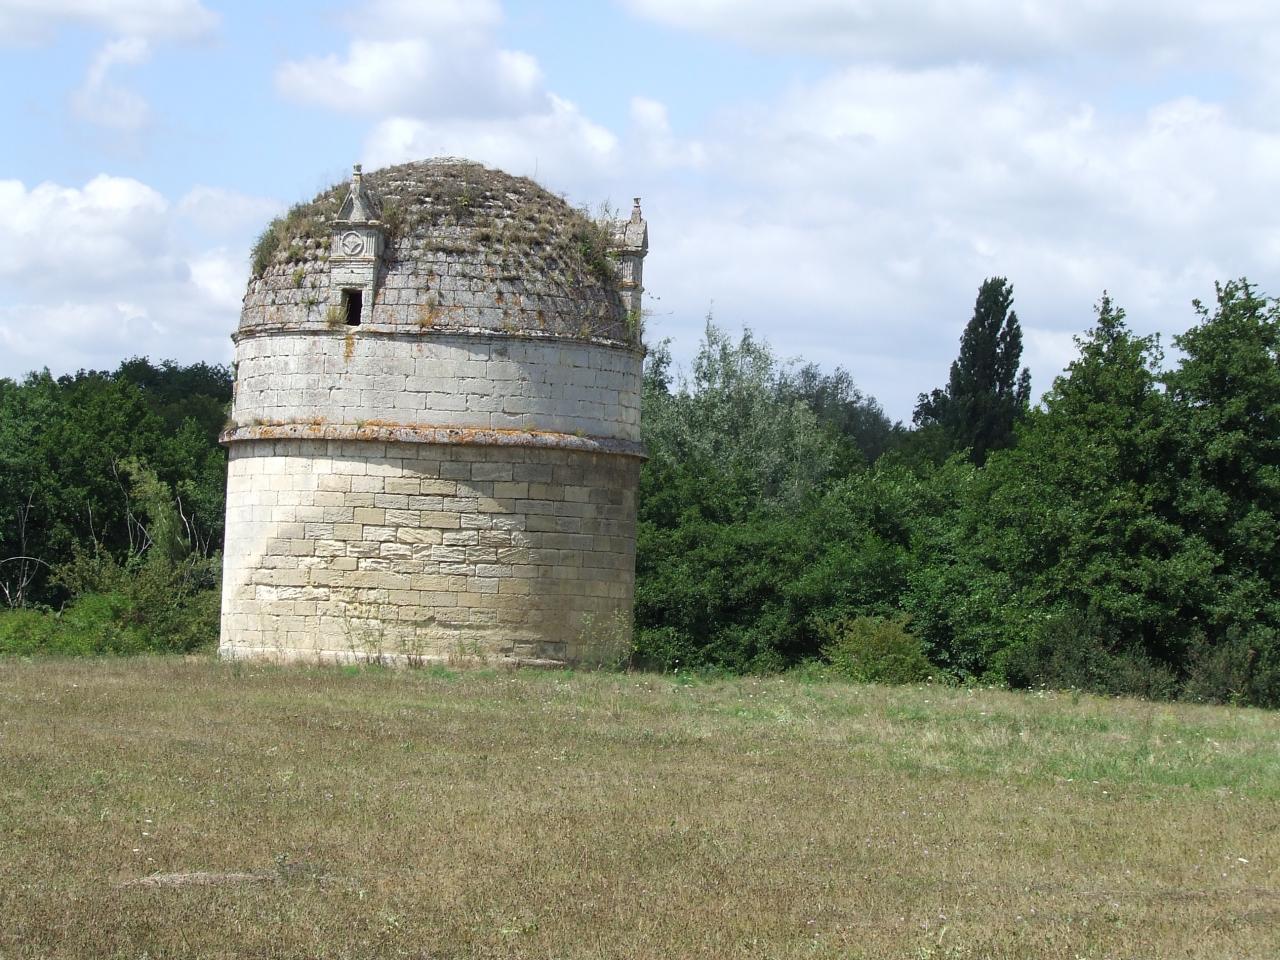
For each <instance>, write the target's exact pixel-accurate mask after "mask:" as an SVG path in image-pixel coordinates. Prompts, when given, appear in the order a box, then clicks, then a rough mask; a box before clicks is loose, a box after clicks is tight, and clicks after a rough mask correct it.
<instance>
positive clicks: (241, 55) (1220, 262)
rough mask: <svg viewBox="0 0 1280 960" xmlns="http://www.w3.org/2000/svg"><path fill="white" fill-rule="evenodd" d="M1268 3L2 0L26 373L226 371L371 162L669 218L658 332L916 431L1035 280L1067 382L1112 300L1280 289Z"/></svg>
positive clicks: (0, 36) (6, 120) (18, 356)
mask: <svg viewBox="0 0 1280 960" xmlns="http://www.w3.org/2000/svg"><path fill="white" fill-rule="evenodd" d="M1272 7H1273V5H1270V4H1265V3H1260V2H1252V0H1230V2H1220V3H1217V4H1212V5H1210V4H1204V3H1200V2H1195V3H1192V2H1185V0H1164V2H1154V0H1131V2H1127V3H1114V2H1102V0H1078V2H1075V3H1072V4H1062V3H1060V2H1044V0H1021V2H1016V3H1015V2H998V0H952V2H950V3H947V4H942V3H938V2H936V0H916V2H911V0H789V2H788V3H786V4H782V3H778V2H776V0H615V2H605V0H598V2H560V3H532V2H515V0H507V2H500V0H367V2H363V3H360V2H357V3H348V4H341V5H339V4H332V5H331V4H326V3H314V2H312V3H302V2H293V3H271V4H265V3H254V4H250V3H230V2H228V3H221V2H217V0H0V45H3V46H4V49H3V51H2V52H3V57H0V77H3V79H4V81H5V89H6V91H7V93H8V95H7V96H6V98H4V99H3V100H2V101H0V123H3V129H4V130H5V138H4V147H3V149H2V150H0V204H3V205H4V208H5V214H4V216H3V217H0V241H3V242H4V245H5V249H6V250H8V251H10V255H9V256H8V257H6V258H5V259H4V261H3V262H2V263H0V281H2V282H3V284H4V290H5V293H6V295H5V297H4V299H3V301H2V302H0V376H19V375H21V374H22V373H24V372H26V371H27V370H31V369H36V368H40V367H48V368H49V369H50V370H52V371H53V372H54V373H62V372H67V371H70V370H74V369H77V368H79V367H87V366H91V367H99V368H101V367H114V366H115V365H116V364H117V363H118V362H119V361H120V360H121V359H123V358H124V357H127V356H130V355H134V354H147V355H150V356H152V357H155V358H161V357H174V358H177V359H180V360H184V361H193V360H197V359H205V360H210V361H219V362H223V361H227V360H229V359H230V340H229V334H230V332H231V331H232V330H233V329H234V327H235V323H236V319H237V314H238V310H239V299H240V296H241V294H242V293H243V289H244V284H245V281H246V280H247V273H248V266H247V264H248V249H249V246H250V245H251V243H252V241H253V239H254V237H255V236H256V235H257V233H258V232H259V231H260V230H261V228H262V226H263V225H264V224H265V222H266V221H267V220H269V219H270V218H271V217H272V216H273V215H274V214H276V213H277V212H279V211H280V210H282V209H284V208H285V207H287V206H288V205H289V204H290V203H293V202H295V201H297V200H300V199H303V198H306V197H308V196H310V195H312V194H313V193H315V192H316V191H317V190H319V189H321V188H322V187H324V186H327V185H328V184H330V183H332V182H334V181H335V180H337V179H340V178H342V177H343V176H344V175H345V172H346V171H348V170H349V169H350V164H351V163H352V162H354V161H362V162H364V163H366V164H367V165H369V166H380V165H383V164H387V163H393V162H400V161H404V160H410V159H420V158H423V157H427V156H434V155H442V154H451V155H463V156H469V157H472V158H473V159H476V160H480V161H483V162H486V163H489V164H491V165H495V166H500V167H502V168H504V169H507V170H509V171H510V172H512V173H517V174H526V175H534V176H536V177H537V178H538V179H539V180H540V181H541V182H543V183H544V184H545V185H547V186H548V187H550V188H551V189H553V190H556V191H558V192H563V193H564V194H565V195H566V196H567V197H568V199H569V200H570V201H571V202H573V203H575V204H579V205H586V206H590V207H595V206H596V205H597V204H599V203H600V202H601V201H609V202H611V203H612V204H613V205H614V206H617V207H623V206H626V205H627V204H628V203H629V200H630V198H631V197H632V196H634V195H637V194H639V195H641V196H643V197H644V200H645V212H646V215H647V216H648V218H649V221H650V232H651V253H650V257H649V261H648V264H647V268H646V282H647V287H648V290H649V293H650V294H651V298H650V302H649V306H650V308H651V311H652V314H651V316H650V318H649V321H648V329H649V331H650V334H651V336H652V337H654V338H664V337H669V338H671V339H672V341H673V346H674V349H675V353H676V356H677V358H681V359H686V360H687V358H688V357H689V356H691V354H692V353H693V351H694V350H695V349H696V346H697V342H698V338H699V334H700V331H701V328H702V324H703V322H704V317H705V316H706V315H707V313H708V311H711V312H712V313H713V314H714V316H715V318H716V321H717V322H718V323H721V324H723V325H725V326H728V327H730V328H737V327H740V326H743V325H746V326H750V327H752V328H753V329H754V330H756V331H757V332H758V333H760V334H762V335H763V336H764V337H765V338H766V339H768V340H769V341H770V342H771V343H772V345H773V347H774V348H775V350H776V352H777V353H778V354H779V355H781V356H783V357H803V358H804V359H806V360H810V359H811V360H816V361H819V362H821V363H822V364H824V365H826V366H828V367H831V366H834V365H836V364H840V365H843V366H844V367H846V368H847V369H849V370H850V371H851V372H852V373H853V375H854V377H855V379H856V380H857V381H858V382H859V384H861V385H862V386H863V388H864V389H866V390H867V391H868V392H870V393H871V394H873V395H874V396H876V397H878V398H879V399H880V400H881V402H882V403H883V404H884V406H885V408H886V409H887V411H888V412H889V413H890V414H891V415H893V416H894V417H899V418H904V419H907V418H909V417H910V413H911V407H912V403H913V401H914V398H915V395H916V394H917V393H919V392H921V391H927V390H929V389H931V388H932V387H934V386H937V385H939V384H940V383H942V382H943V381H944V380H945V378H946V375H947V367H948V365H949V364H950V362H951V360H952V359H953V358H954V356H955V353H956V348H957V344H958V338H959V335H960V332H961V330H962V329H963V326H964V323H965V321H966V320H967V319H968V316H969V313H970V311H971V309H972V303H973V297H974V294H975V292H976V290H977V287H978V285H979V284H980V283H981V281H982V280H983V279H984V278H985V277H987V276H992V275H1002V276H1007V277H1008V278H1009V279H1010V280H1011V282H1012V283H1013V285H1014V290H1015V296H1016V307H1017V309H1018V312H1019V316H1020V317H1021V320H1022V324H1023V328H1024V333H1025V341H1026V352H1025V360H1026V362H1027V363H1029V365H1030V366H1031V368H1032V375H1033V387H1034V389H1035V391H1036V393H1037V394H1038V393H1039V392H1041V391H1043V390H1044V389H1047V388H1048V386H1049V385H1050V382H1051V380H1052V377H1053V376H1054V375H1055V374H1057V373H1058V372H1059V371H1060V370H1061V369H1062V367H1063V365H1064V364H1065V363H1067V362H1068V361H1069V360H1070V359H1071V357H1072V355H1073V344H1072V336H1073V335H1074V334H1077V333H1079V332H1081V331H1083V330H1084V329H1086V328H1087V327H1088V326H1089V325H1090V322H1091V319H1092V305H1093V303H1094V302H1095V301H1096V300H1097V298H1098V297H1099V295H1100V294H1101V293H1102V291H1103V290H1104V289H1106V290H1109V291H1110V293H1111V294H1112V296H1113V297H1114V298H1115V299H1116V301H1117V302H1118V303H1120V304H1121V305H1122V306H1124V307H1125V308H1126V309H1127V310H1128V313H1129V317H1130V320H1131V322H1132V324H1133V325H1134V327H1135V328H1137V329H1138V330H1140V331H1142V332H1150V331H1161V332H1163V333H1165V334H1166V335H1168V334H1173V333H1176V332H1178V331H1180V330H1182V329H1184V328H1185V327H1186V326H1188V325H1189V324H1190V323H1191V322H1192V321H1193V319H1194V314H1193V312H1192V310H1191V307H1190V301H1191V299H1192V298H1194V297H1200V298H1209V297H1211V296H1212V294H1213V282H1214V281H1215V280H1222V279H1227V278H1230V277H1234V276H1239V275H1247V276H1249V277H1250V278H1251V279H1253V280H1255V281H1256V282H1258V283H1259V284H1260V285H1261V286H1262V288H1263V289H1264V290H1267V291H1271V292H1275V291H1276V288H1277V283H1276V276H1277V271H1278V269H1280V113H1278V112H1277V111H1276V110H1275V108H1274V105H1275V103H1276V102H1278V99H1277V95H1278V94H1280V82H1277V75H1276V72H1275V71H1274V69H1272V67H1271V65H1272V64H1274V63H1275V62H1277V54H1280V11H1276V12H1273V9H1272Z"/></svg>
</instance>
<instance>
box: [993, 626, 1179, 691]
mask: <svg viewBox="0 0 1280 960" xmlns="http://www.w3.org/2000/svg"><path fill="white" fill-rule="evenodd" d="M997 671H998V672H1003V674H1004V680H1005V682H1007V683H1008V684H1009V686H1011V687H1013V688H1014V689H1027V688H1030V687H1047V688H1049V689H1055V690H1086V691H1089V692H1092V693H1101V694H1107V695H1110V696H1132V697H1148V698H1151V699H1157V700H1168V699H1171V698H1172V697H1173V696H1174V695H1175V693H1176V692H1177V689H1178V683H1177V678H1176V677H1175V676H1174V673H1173V671H1172V670H1170V669H1169V667H1167V666H1165V665H1164V664H1162V663H1158V662H1156V661H1154V660H1151V659H1150V658H1149V657H1147V656H1145V655H1144V654H1143V653H1142V652H1141V651H1140V650H1136V649H1131V648H1127V647H1126V646H1125V645H1124V644H1123V642H1122V641H1121V640H1120V639H1119V638H1118V637H1116V636H1114V634H1113V633H1112V631H1110V630H1107V629H1106V628H1104V627H1102V626H1101V625H1100V624H1099V623H1098V622H1097V621H1096V620H1095V619H1094V618H1092V617H1089V616H1087V615H1085V614H1081V613H1078V612H1076V611H1070V612H1066V613H1061V614H1058V615H1057V616H1055V617H1053V618H1052V619H1050V620H1048V621H1047V622H1045V623H1044V624H1043V625H1042V626H1041V627H1040V628H1039V629H1037V630H1036V631H1035V632H1034V633H1033V635H1032V636H1031V637H1030V638H1029V639H1028V640H1027V641H1025V642H1023V643H1021V644H1017V645H1015V646H1012V647H1009V648H1007V649H1006V650H1005V651H1003V654H1002V656H1001V657H1000V659H999V662H998V663H997Z"/></svg>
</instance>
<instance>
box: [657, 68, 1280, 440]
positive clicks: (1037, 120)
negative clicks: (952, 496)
mask: <svg viewBox="0 0 1280 960" xmlns="http://www.w3.org/2000/svg"><path fill="white" fill-rule="evenodd" d="M704 144H705V148H706V151H707V158H708V159H707V166H706V169H705V171H704V174H705V175H704V176H703V177H702V178H700V179H699V180H698V181H696V182H695V183H694V184H691V185H688V186H685V187H684V188H683V189H682V188H681V187H680V186H679V185H678V184H677V183H674V182H670V181H668V182H664V183H663V184H662V189H666V190H674V191H677V192H674V193H672V194H669V195H667V196H665V197H664V196H663V195H662V192H661V190H659V191H654V190H652V189H650V188H646V189H649V192H650V196H648V197H646V205H645V206H646V211H647V213H648V215H649V218H650V221H651V233H652V240H651V250H650V256H649V262H648V263H647V265H646V281H647V284H648V286H649V289H650V290H651V292H653V293H656V294H659V295H661V296H662V301H661V302H660V303H658V304H655V307H656V308H657V309H658V310H659V311H660V314H665V313H667V312H670V313H671V319H669V320H668V319H665V318H664V317H663V316H662V315H660V316H659V317H657V318H655V319H656V322H655V323H652V324H651V325H650V326H651V329H652V330H654V331H655V332H656V333H658V335H664V334H665V335H670V334H672V333H674V334H676V335H677V336H678V337H679V338H680V339H681V340H685V341H688V340H691V339H692V338H693V337H694V336H695V335H696V328H697V327H698V325H699V320H700V317H701V315H702V314H703V313H704V312H705V310H706V308H707V305H708V303H709V302H711V301H714V303H715V306H716V315H717V318H718V319H719V320H720V321H721V322H724V323H727V324H731V325H733V324H739V323H748V324H750V325H752V326H753V327H755V328H756V329H757V330H758V331H759V332H761V333H763V334H764V335H766V336H768V337H769V338H770V339H771V340H772V341H773V342H774V343H775V345H776V346H777V347H778V349H779V351H780V352H781V353H785V354H793V353H799V354H802V355H804V356H805V357H807V358H813V359H821V360H824V361H825V362H828V363H842V364H843V365H845V366H846V367H848V368H849V369H850V370H851V372H852V373H853V374H854V376H855V378H856V379H858V381H859V382H860V383H861V385H862V386H864V387H865V388H866V389H868V390H869V391H870V392H871V393H873V394H874V395H876V396H877V397H879V398H880V399H881V400H882V402H884V403H885V405H886V406H887V407H888V408H889V410H890V411H891V412H893V413H894V414H895V415H896V416H900V417H906V416H909V414H910V409H911V405H912V402H913V400H914V397H915V395H916V394H917V393H919V392H920V391H922V390H928V389H930V388H931V387H933V386H937V385H939V384H941V383H942V382H943V381H945V378H946V373H947V368H948V366H949V364H950V362H951V360H952V359H954V356H955V352H956V349H957V345H958V342H959V336H960V332H961V330H962V329H963V326H964V324H965V322H966V321H967V320H968V317H969V314H970V312H971V310H972V304H973V298H974V295H975V293H976V291H977V288H978V285H979V284H980V283H981V281H982V280H983V279H984V278H985V277H988V276H993V275H999V276H1007V277H1008V278H1009V279H1010V281H1011V282H1012V283H1013V284H1014V288H1015V294H1016V297H1017V303H1016V309H1017V310H1018V313H1019V316H1020V317H1021V319H1022V322H1023V324H1024V327H1025V328H1026V329H1027V330H1028V331H1029V333H1028V338H1027V351H1026V357H1025V359H1026V361H1027V362H1028V363H1029V364H1030V365H1031V367H1032V374H1033V378H1034V387H1035V389H1036V390H1037V391H1042V390H1044V389H1046V388H1047V387H1048V386H1049V385H1050V383H1051V381H1052V378H1053V376H1054V375H1056V374H1057V373H1058V372H1059V371H1060V370H1061V364H1062V362H1064V359H1069V358H1070V355H1071V354H1070V353H1069V352H1067V349H1066V347H1065V346H1064V345H1067V344H1069V343H1070V337H1071V335H1072V334H1074V333H1078V332H1081V331H1083V330H1085V329H1086V328H1088V327H1089V326H1090V325H1091V324H1092V321H1093V313H1092V305H1093V304H1094V302H1095V301H1096V300H1097V298H1098V297H1099V295H1100V294H1101V293H1102V291H1103V290H1104V289H1110V291H1111V293H1112V294H1113V295H1114V297H1115V298H1116V300H1117V302H1118V303H1119V304H1120V305H1122V306H1125V307H1126V308H1127V309H1128V310H1129V316H1130V319H1131V321H1132V322H1133V324H1134V326H1135V327H1136V328H1137V329H1140V330H1142V331H1144V332H1145V331H1152V330H1162V331H1164V332H1165V333H1166V334H1170V333H1174V332H1178V331H1179V330H1181V329H1183V328H1185V327H1186V326H1187V325H1189V324H1190V323H1191V322H1192V321H1193V319H1194V317H1193V314H1192V311H1191V310H1190V308H1189V305H1188V304H1189V301H1190V300H1191V298H1192V297H1196V296H1199V297H1207V296H1211V295H1212V284H1213V281H1214V280H1215V279H1225V278H1229V277H1231V276H1236V275H1240V274H1248V275H1250V276H1253V277H1255V278H1259V279H1262V280H1264V281H1265V278H1266V277H1268V276H1272V277H1274V276H1275V275H1276V274H1277V271H1280V219H1277V217H1276V216H1275V215H1274V213H1272V211H1274V210H1277V209H1280V174H1277V172H1276V171H1277V170H1280V132H1277V131H1275V130H1273V129H1269V128H1260V127H1257V126H1253V125H1251V124H1249V123H1248V122H1246V121H1245V120H1242V119H1241V118H1240V117H1239V116H1236V115H1235V114H1233V113H1232V112H1231V111H1230V110H1229V109H1228V108H1226V107H1225V106H1224V105H1222V104H1212V103H1206V102H1202V101H1199V100H1195V99H1188V98H1179V99H1176V100H1171V101H1169V102H1167V103H1163V104H1160V105H1158V106H1156V107H1154V108H1152V109H1151V110H1149V111H1147V112H1146V113H1141V114H1136V115H1133V116H1118V115H1116V114H1113V113H1106V112H1103V111H1101V110H1099V109H1098V108H1096V107H1094V106H1091V105H1089V104H1087V103H1081V102H1079V101H1078V100H1077V99H1075V98H1072V97H1067V96H1062V95H1059V94H1057V93H1055V92H1054V91H1053V90H1052V89H1051V88H1048V87H1046V86H1045V85H1043V84H1038V83H1032V82H1030V81H1028V80H1020V81H1010V80H1008V79H1005V78H1002V77H1000V76H999V75H998V74H995V73H993V72H992V71H990V70H987V69H984V68H980V67H973V66H968V67H951V68H935V69H931V70H915V71H903V70H897V69H892V68H889V67H871V66H861V67H849V68H845V69H841V70H838V71H835V72H833V73H832V74H830V75H829V76H827V77H825V78H823V79H822V80H820V81H818V82H816V83H812V84H809V85H807V86H803V87H798V88H796V89H793V90H792V91H790V92H789V93H787V94H785V95H783V96H781V97H779V98H777V99H775V100H772V101H769V102H763V103H758V104H755V105H753V106H749V107H746V108H741V109H739V110H736V111H734V112H732V113H730V114H727V115H725V116H724V117H723V118H722V119H721V122H720V123H719V125H718V126H717V127H716V128H715V129H714V130H713V131H712V133H711V134H709V135H708V136H706V137H705V138H704ZM666 323H675V324H676V328H675V329H667V330H664V324H666ZM689 346H691V344H690V343H688V342H686V347H689ZM930 370H931V371H932V373H930V372H929V371H930ZM921 371H924V372H923V374H922V372H921Z"/></svg>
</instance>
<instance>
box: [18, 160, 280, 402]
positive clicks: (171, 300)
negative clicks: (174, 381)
mask: <svg viewBox="0 0 1280 960" xmlns="http://www.w3.org/2000/svg"><path fill="white" fill-rule="evenodd" d="M214 197H217V198H218V199H220V200H221V202H222V203H224V204H225V205H226V206H228V207H229V208H232V209H234V210H238V211H240V214H241V215H240V216H233V217H231V218H229V219H225V220H221V221H219V220H218V219H217V218H213V219H209V218H208V217H207V216H206V214H207V212H208V207H209V205H210V202H211V200H212V199H213V198H214ZM264 203H265V202H264V201H261V200H259V199H257V198H252V197H243V196H240V195H237V194H234V193H231V192H229V191H211V190H208V188H197V189H196V190H193V191H191V192H190V193H189V194H188V195H187V196H186V197H184V198H183V199H182V200H181V201H180V202H179V203H177V204H174V203H170V202H169V201H168V200H167V199H166V198H165V197H164V196H163V195H161V194H160V193H159V192H157V191H156V190H154V189H153V188H151V187H149V186H147V185H146V184H144V183H141V182H139V181H137V180H133V179H129V178H124V177H112V176H107V175H100V176H97V177H94V178H93V179H92V180H90V181H89V182H88V183H86V184H85V185H84V186H82V187H68V186H62V185H58V184H53V183H42V184H39V185H37V186H34V187H30V188H28V187H26V186H25V185H24V184H23V183H21V182H19V181H15V180H3V181H0V208H2V209H3V210H4V211H5V216H4V217H3V218H0V245H3V247H4V249H5V250H7V251H8V256H6V257H5V258H4V260H3V261H0V283H3V285H4V288H5V291H6V303H5V305H4V306H3V307H0V376H10V377H12V376H19V375H21V374H23V373H25V372H26V371H28V370H30V369H35V368H38V367H42V366H49V367H51V368H53V369H55V371H58V372H61V371H67V370H74V369H76V368H78V367H82V366H91V367H98V368H104V367H114V366H115V365H116V364H117V363H119V361H120V360H121V359H122V358H124V357H127V356H131V355H133V354H149V355H150V356H153V357H157V358H159V357H175V358H177V359H180V360H187V361H194V360H198V359H205V360H214V361H224V360H226V359H228V358H229V356H230V346H229V340H228V337H229V335H230V334H231V332H232V331H233V330H234V329H235V325H236V319H237V314H238V312H239V305H240V297H241V295H242V293H243V291H244V285H245V282H246V280H247V276H248V267H247V254H246V253H245V251H247V250H248V246H249V242H250V239H251V238H252V235H253V232H256V229H257V228H258V227H260V226H261V221H257V222H254V223H252V224H250V223H247V222H246V218H247V215H248V211H251V210H254V211H256V210H260V209H261V208H262V206H263V204H264ZM193 225H194V226H200V227H201V228H202V229H204V230H206V231H209V232H217V231H221V232H223V233H224V235H225V236H226V237H227V242H225V243H223V244H221V245H219V246H216V247H203V246H200V245H199V244H198V243H196V242H193V238H192V236H191V227H192V226H193ZM228 251H239V252H237V253H231V252H228Z"/></svg>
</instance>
